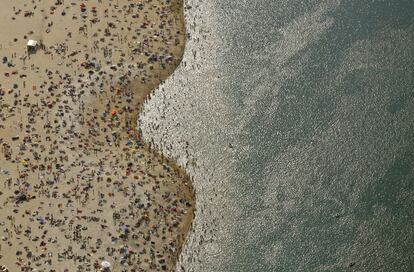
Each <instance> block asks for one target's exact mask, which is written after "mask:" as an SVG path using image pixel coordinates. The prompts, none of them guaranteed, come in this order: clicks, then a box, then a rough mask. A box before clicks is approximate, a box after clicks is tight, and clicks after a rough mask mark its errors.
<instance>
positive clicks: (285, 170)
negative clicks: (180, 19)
mask: <svg viewBox="0 0 414 272" xmlns="http://www.w3.org/2000/svg"><path fill="white" fill-rule="evenodd" d="M186 2H187V11H186V14H187V27H188V33H189V35H190V37H189V40H188V43H187V48H186V52H185V56H184V60H183V63H182V65H181V66H180V67H179V68H178V70H177V71H176V73H175V74H174V75H173V76H172V77H171V78H170V79H168V80H167V81H166V82H165V84H163V85H162V87H161V88H160V89H159V90H157V92H156V93H155V95H154V97H153V99H152V100H150V101H149V103H148V104H147V107H146V115H145V116H144V117H143V118H142V122H143V123H144V125H143V128H144V129H143V130H144V133H145V135H146V137H147V138H148V139H149V138H153V140H154V142H155V143H157V144H158V145H159V146H160V147H161V148H162V149H163V150H164V152H166V153H167V154H168V155H170V156H174V157H178V160H179V161H180V162H181V163H182V164H188V169H189V172H190V173H191V174H192V176H193V178H194V185H195V188H196V192H197V205H198V206H197V208H198V209H197V213H196V219H195V222H194V230H193V232H192V233H191V235H190V238H189V245H188V246H187V247H186V248H185V250H184V252H183V255H182V258H181V261H180V263H179V265H178V267H179V271H212V272H216V271H219V272H220V271H223V272H225V271H235V272H236V271H414V255H413V254H412V252H413V245H414V228H413V225H414V171H413V169H414V69H413V67H414V16H413V14H414V2H413V1H408V0H406V1H403V0H394V1H389V0H382V1H379V0H378V1H357V0H349V1H339V0H332V1H331V0H329V1H312V0H308V1H303V0H290V1H287V0H280V1H279V0H277V1H276V0H255V1H247V0H238V1H231V0H220V1H219V0H208V1H207V0H203V1H202V0H188V1H186ZM190 7H191V8H190Z"/></svg>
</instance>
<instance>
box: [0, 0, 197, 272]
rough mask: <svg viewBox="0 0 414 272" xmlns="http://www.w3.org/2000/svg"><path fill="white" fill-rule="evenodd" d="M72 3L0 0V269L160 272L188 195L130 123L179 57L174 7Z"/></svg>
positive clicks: (177, 239)
mask: <svg viewBox="0 0 414 272" xmlns="http://www.w3.org/2000/svg"><path fill="white" fill-rule="evenodd" d="M81 3H82V2H81V1H74V0H73V1H68V0H63V1H60V0H53V1H52V0H37V1H36V0H34V1H16V0H4V1H2V8H1V10H0V16H1V17H0V25H1V26H2V27H1V28H0V58H1V60H2V63H1V64H0V67H1V68H0V79H1V80H0V84H1V86H0V119H1V122H0V146H1V150H0V181H1V182H0V232H1V233H0V236H1V241H0V265H2V266H4V267H6V268H7V269H8V271H13V272H14V271H102V270H104V271H106V270H107V271H164V270H166V271H172V270H174V265H175V262H176V258H177V257H178V255H179V253H180V251H181V248H182V246H183V244H184V243H185V239H186V235H187V233H188V231H189V230H190V228H191V222H192V219H193V216H194V209H195V197H194V193H193V188H192V186H191V182H190V178H189V176H188V175H187V174H186V173H185V171H184V170H183V169H181V168H180V167H179V166H178V165H177V164H176V163H175V162H174V161H172V160H169V159H167V158H165V157H164V156H162V155H161V154H159V152H158V151H156V150H153V149H151V147H150V145H148V144H146V143H145V142H144V141H143V140H142V138H141V135H140V131H139V127H138V128H137V127H136V122H137V121H136V120H137V116H138V114H139V112H140V108H141V106H142V104H143V103H144V101H145V100H146V99H147V98H148V97H149V95H150V93H151V91H152V90H153V89H154V88H155V87H157V86H158V85H159V83H160V82H161V81H162V80H164V79H166V78H167V77H168V76H169V75H170V74H171V73H172V72H173V71H174V69H175V68H176V66H177V65H178V64H179V62H180V60H181V57H182V54H183V50H184V43H185V33H184V19H183V3H182V0H171V1H169V0H152V1H151V0H146V1H139V0H135V1H127V0H118V1H110V0H106V1H105V0H99V1H98V0H96V1H94V0H89V1H83V4H84V5H81ZM30 39H33V40H35V41H37V42H38V46H37V48H34V50H31V51H30V52H29V51H28V47H27V41H28V40H30ZM105 262H108V263H110V265H111V266H110V268H109V269H106V270H105V268H103V266H102V264H105ZM0 271H1V269H0Z"/></svg>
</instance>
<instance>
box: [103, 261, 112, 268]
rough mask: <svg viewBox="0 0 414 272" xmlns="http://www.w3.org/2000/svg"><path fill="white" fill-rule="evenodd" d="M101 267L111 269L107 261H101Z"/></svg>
mask: <svg viewBox="0 0 414 272" xmlns="http://www.w3.org/2000/svg"><path fill="white" fill-rule="evenodd" d="M101 266H102V267H103V268H110V267H111V263H110V262H108V261H103V262H101Z"/></svg>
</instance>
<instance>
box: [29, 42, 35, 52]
mask: <svg viewBox="0 0 414 272" xmlns="http://www.w3.org/2000/svg"><path fill="white" fill-rule="evenodd" d="M36 49H37V41H35V40H28V41H27V51H29V52H35V51H36Z"/></svg>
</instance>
